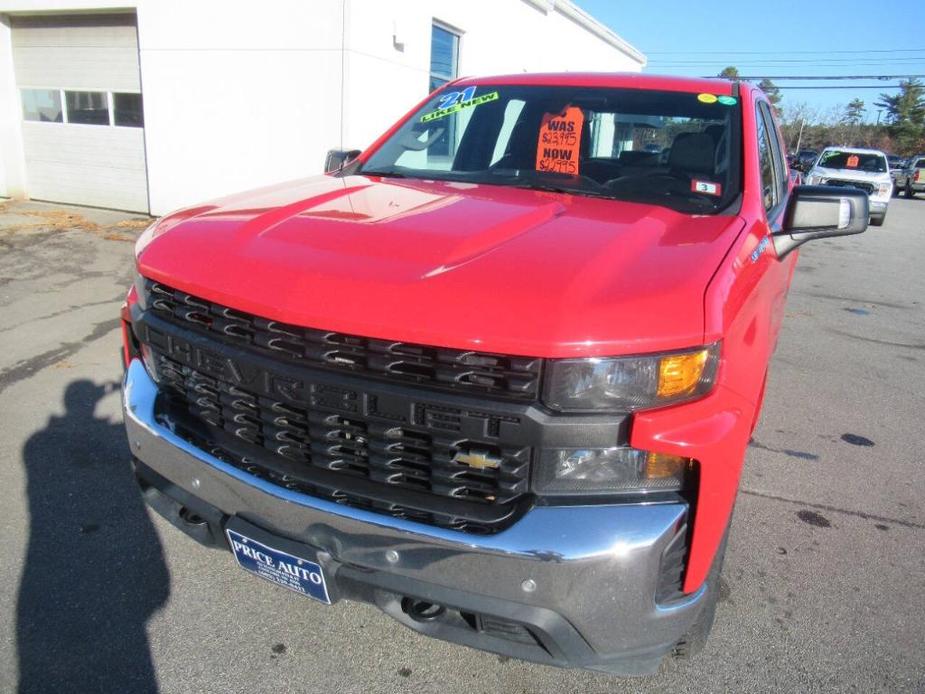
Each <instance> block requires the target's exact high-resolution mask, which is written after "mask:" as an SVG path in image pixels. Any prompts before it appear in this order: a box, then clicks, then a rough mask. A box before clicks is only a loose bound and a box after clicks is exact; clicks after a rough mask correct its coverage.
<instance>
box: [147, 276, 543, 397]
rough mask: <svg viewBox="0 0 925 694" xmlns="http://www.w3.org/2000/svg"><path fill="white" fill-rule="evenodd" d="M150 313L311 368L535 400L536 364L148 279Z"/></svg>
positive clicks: (538, 360) (521, 358) (537, 360)
mask: <svg viewBox="0 0 925 694" xmlns="http://www.w3.org/2000/svg"><path fill="white" fill-rule="evenodd" d="M145 287H146V289H145V291H146V295H147V296H146V299H147V304H148V307H149V308H150V310H151V311H153V312H154V314H155V315H157V316H159V317H161V318H163V319H165V320H167V321H169V322H171V323H173V324H174V325H179V326H181V327H184V328H192V329H195V330H197V331H199V332H201V333H206V334H209V335H213V336H215V337H216V338H217V339H218V340H220V341H221V342H222V343H225V344H230V345H235V346H246V347H248V348H251V349H255V350H257V351H260V352H262V353H264V354H268V355H272V356H273V358H275V359H283V360H287V361H289V362H296V363H303V364H306V365H309V366H312V367H315V368H323V369H330V370H336V371H340V372H342V373H343V372H352V373H355V374H358V375H363V376H369V377H374V378H381V379H387V380H393V381H395V380H397V381H404V382H406V383H407V382H410V383H415V384H417V385H423V386H428V387H434V388H440V389H444V390H456V391H462V392H469V393H480V394H485V395H490V396H497V397H503V398H507V399H516V400H535V399H536V397H537V393H538V389H539V381H540V369H541V364H542V360H541V359H535V358H531V357H517V356H509V355H503V354H489V353H485V352H473V351H465V350H455V349H445V348H441V347H428V346H424V345H418V344H412V343H408V342H395V341H390V340H377V339H371V338H365V337H357V336H354V335H346V334H344V333H338V332H331V331H326V330H317V329H313V328H303V327H298V326H294V325H288V324H285V323H281V322H279V321H274V320H268V319H266V318H260V317H257V316H253V315H250V314H248V313H244V312H241V311H237V310H235V309H231V308H228V307H226V306H220V305H219V304H215V303H212V302H210V301H206V300H204V299H201V298H198V297H195V296H193V295H191V294H187V293H186V292H181V291H179V290H177V289H173V288H171V287H168V286H167V285H164V284H161V283H158V282H151V281H147V282H146V284H145Z"/></svg>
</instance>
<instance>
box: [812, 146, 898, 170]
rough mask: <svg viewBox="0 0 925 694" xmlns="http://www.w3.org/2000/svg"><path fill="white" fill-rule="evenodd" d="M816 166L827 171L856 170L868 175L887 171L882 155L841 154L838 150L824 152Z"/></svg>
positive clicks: (884, 158)
mask: <svg viewBox="0 0 925 694" xmlns="http://www.w3.org/2000/svg"><path fill="white" fill-rule="evenodd" d="M816 166H824V167H825V168H827V169H854V170H856V171H866V172H868V173H883V172H884V171H886V170H887V167H886V157H884V156H883V155H882V154H873V153H867V154H864V153H861V152H840V151H838V150H836V149H833V150H829V151H827V152H823V153H822V156H821V157H820V158H819V163H818V164H817V165H816Z"/></svg>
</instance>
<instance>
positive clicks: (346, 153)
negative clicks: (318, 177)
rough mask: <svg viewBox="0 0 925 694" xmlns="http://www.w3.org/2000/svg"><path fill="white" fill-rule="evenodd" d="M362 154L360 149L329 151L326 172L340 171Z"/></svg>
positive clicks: (325, 165)
mask: <svg viewBox="0 0 925 694" xmlns="http://www.w3.org/2000/svg"><path fill="white" fill-rule="evenodd" d="M360 154H361V151H360V150H358V149H329V150H328V154H327V156H326V157H325V158H324V172H325V173H331V172H332V171H339V170H340V169H342V168H344V167H345V166H346V165H347V164H349V163H350V162H352V161H353V160H354V159H356V158H357V157H358V156H360Z"/></svg>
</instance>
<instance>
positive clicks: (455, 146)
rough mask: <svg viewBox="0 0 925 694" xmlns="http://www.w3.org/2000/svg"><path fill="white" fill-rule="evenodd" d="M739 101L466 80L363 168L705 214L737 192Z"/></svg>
mask: <svg viewBox="0 0 925 694" xmlns="http://www.w3.org/2000/svg"><path fill="white" fill-rule="evenodd" d="M740 114H741V109H740V106H739V103H738V99H735V98H733V97H730V96H724V95H715V94H691V93H682V92H662V91H653V90H641V89H603V88H589V87H546V86H499V85H484V86H483V85H474V86H468V87H466V88H465V89H463V90H461V91H445V92H442V93H439V94H437V95H435V96H434V97H433V98H432V99H431V100H430V101H429V102H428V103H427V104H426V105H425V106H424V107H423V108H422V109H421V110H420V111H418V112H417V113H415V114H414V115H413V116H412V117H411V118H410V119H409V120H408V121H407V122H405V123H404V124H403V125H402V127H401V128H400V129H399V130H398V131H397V132H395V133H394V134H393V135H392V137H390V138H389V139H388V140H387V141H386V142H385V143H384V144H383V145H382V146H381V147H380V148H379V149H378V150H377V151H376V152H375V153H374V154H373V155H372V156H371V157H370V158H369V159H368V160H367V161H366V163H365V164H364V165H363V167H362V170H361V173H364V174H366V175H383V176H404V177H415V178H424V179H432V180H452V181H467V182H473V183H490V184H496V185H507V186H517V187H523V188H535V189H539V190H554V191H561V192H568V193H576V194H580V195H589V196H597V197H605V198H612V199H619V200H631V201H636V202H645V203H651V204H658V205H664V206H667V207H671V208H674V209H677V210H680V211H684V212H696V213H699V214H712V213H715V212H718V211H720V210H722V209H723V208H724V207H726V206H727V205H729V203H730V202H731V201H732V200H733V199H734V198H735V197H736V196H737V195H738V194H739V190H740V180H741V179H740V168H741V167H740V160H741V157H740V153H739V152H740V142H741V135H740V120H741V115H740Z"/></svg>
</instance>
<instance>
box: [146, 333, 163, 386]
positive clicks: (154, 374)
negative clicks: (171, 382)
mask: <svg viewBox="0 0 925 694" xmlns="http://www.w3.org/2000/svg"><path fill="white" fill-rule="evenodd" d="M141 363H142V364H144V366H145V371H147V372H148V375H149V376H150V377H151V380H152V381H154V382H155V383H160V382H161V372H160V369H158V365H157V357H156V356H155V354H154V352H152V351H151V348H150V347H148V345H146V344H145V343H144V342H142V343H141Z"/></svg>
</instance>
